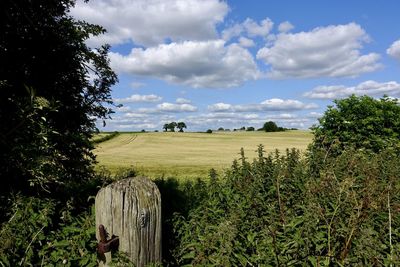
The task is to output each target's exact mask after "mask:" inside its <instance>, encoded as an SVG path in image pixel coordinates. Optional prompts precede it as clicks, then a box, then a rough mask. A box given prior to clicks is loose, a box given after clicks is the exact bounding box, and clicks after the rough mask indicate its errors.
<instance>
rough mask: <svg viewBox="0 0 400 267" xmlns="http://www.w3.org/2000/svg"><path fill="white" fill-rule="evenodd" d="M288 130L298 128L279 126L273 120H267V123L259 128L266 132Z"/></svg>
mask: <svg viewBox="0 0 400 267" xmlns="http://www.w3.org/2000/svg"><path fill="white" fill-rule="evenodd" d="M287 130H297V129H296V128H291V129H288V128H284V127H279V126H278V125H276V123H275V122H273V121H267V122H266V123H264V125H263V127H262V128H260V129H258V131H265V132H283V131H287Z"/></svg>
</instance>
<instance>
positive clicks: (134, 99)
mask: <svg viewBox="0 0 400 267" xmlns="http://www.w3.org/2000/svg"><path fill="white" fill-rule="evenodd" d="M161 100H162V97H161V96H158V95H154V94H151V95H131V96H130V97H127V98H116V99H114V102H115V103H120V104H125V103H138V102H159V101H161Z"/></svg>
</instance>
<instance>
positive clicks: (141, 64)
mask: <svg viewBox="0 0 400 267" xmlns="http://www.w3.org/2000/svg"><path fill="white" fill-rule="evenodd" d="M110 59H111V67H112V68H113V69H114V70H116V71H117V72H122V73H129V74H132V75H138V76H147V77H153V78H154V77H155V78H159V79H162V80H165V81H167V82H171V83H175V84H183V85H187V86H191V87H194V88H227V87H234V86H239V85H241V84H242V83H243V82H245V81H247V80H255V79H257V78H258V77H259V76H260V73H259V70H258V68H257V64H256V63H255V61H254V59H253V56H252V55H251V54H250V52H249V51H247V50H246V49H244V48H242V47H240V46H239V45H237V44H231V45H227V46H226V45H225V42H224V41H223V40H211V41H204V42H194V41H185V42H182V43H170V44H161V45H159V46H156V47H151V48H147V49H142V48H134V49H132V51H131V53H130V54H129V55H127V56H123V55H121V54H118V53H110Z"/></svg>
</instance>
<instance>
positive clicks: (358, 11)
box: [71, 0, 400, 131]
mask: <svg viewBox="0 0 400 267" xmlns="http://www.w3.org/2000/svg"><path fill="white" fill-rule="evenodd" d="M399 10H400V2H398V1H397V0H387V1H373V0H365V1H343V0H336V1H316V0H307V1H295V0H292V1H288V0H287V1H261V0H260V1H219V0H131V1H127V0H118V1H117V0H92V1H90V2H89V3H83V2H78V3H77V4H76V7H75V8H74V9H72V10H71V14H72V15H73V16H75V17H76V18H78V19H84V20H86V21H88V22H91V23H96V24H100V25H102V26H104V27H105V28H106V29H107V31H108V32H107V33H106V34H104V35H102V36H100V37H96V38H91V39H90V40H89V41H88V44H89V45H90V46H91V47H96V46H98V45H100V44H103V43H109V44H110V45H111V47H112V48H111V51H110V54H109V56H110V64H111V66H112V68H113V69H114V70H115V71H116V72H117V74H118V76H119V83H118V84H117V85H115V86H114V87H113V91H112V97H113V98H114V101H115V103H117V104H123V107H122V108H119V109H116V113H115V114H113V115H112V118H113V119H112V120H108V121H107V125H106V127H102V126H100V125H99V128H100V130H103V131H114V130H118V131H137V130H141V129H145V130H149V131H153V130H156V129H157V130H161V129H162V126H163V125H164V123H168V122H171V121H184V122H185V123H186V124H187V126H188V130H189V131H203V130H206V129H209V128H210V129H216V128H219V127H224V128H229V129H233V128H240V127H242V126H245V127H248V126H253V127H256V128H259V127H261V126H262V124H263V123H264V122H266V121H270V120H272V121H275V122H276V123H277V124H278V125H279V126H283V127H289V128H292V127H295V128H300V129H307V128H309V127H310V126H312V125H313V124H315V123H317V118H318V117H320V116H321V114H323V112H324V111H325V110H326V107H327V105H330V104H332V100H333V99H336V98H343V97H346V96H348V95H350V94H353V93H354V94H356V95H370V96H373V97H377V98H379V97H381V96H382V95H383V94H387V95H389V96H391V97H396V98H399V97H400V27H399V26H398V25H400V16H399V15H398V11H399Z"/></svg>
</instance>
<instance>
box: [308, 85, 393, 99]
mask: <svg viewBox="0 0 400 267" xmlns="http://www.w3.org/2000/svg"><path fill="white" fill-rule="evenodd" d="M352 94H355V95H370V96H383V95H384V94H388V95H392V96H400V84H399V83H397V82H395V81H390V82H384V83H379V82H376V81H365V82H362V83H360V84H358V85H356V86H350V87H346V86H344V85H331V86H326V85H323V86H318V87H315V88H314V89H313V90H311V91H309V92H306V93H305V94H304V96H306V97H309V98H315V99H335V98H343V97H347V96H349V95H352Z"/></svg>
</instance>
